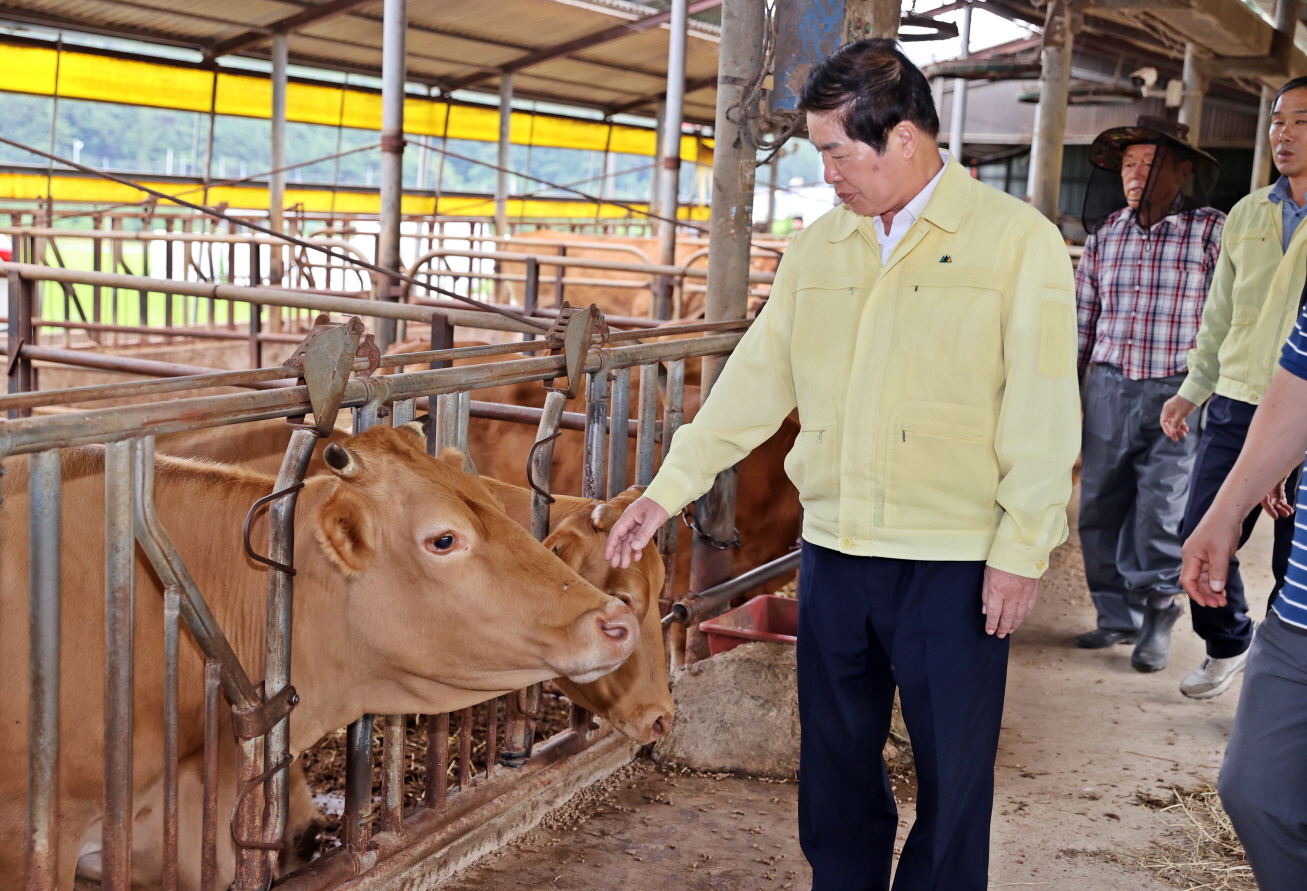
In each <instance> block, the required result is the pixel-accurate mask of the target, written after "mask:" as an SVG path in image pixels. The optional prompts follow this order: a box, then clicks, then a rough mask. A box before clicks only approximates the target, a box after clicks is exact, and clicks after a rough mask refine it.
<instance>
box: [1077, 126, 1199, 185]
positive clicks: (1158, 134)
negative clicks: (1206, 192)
mask: <svg viewBox="0 0 1307 891" xmlns="http://www.w3.org/2000/svg"><path fill="white" fill-rule="evenodd" d="M1128 145H1164V146H1167V147H1168V148H1172V149H1175V150H1176V151H1177V153H1178V154H1179V155H1180V156H1181V157H1182V158H1187V159H1189V160H1191V161H1193V162H1194V174H1195V176H1196V177H1197V178H1198V179H1199V180H1200V181H1206V180H1207V179H1208V178H1209V177H1213V178H1214V177H1215V175H1216V174H1217V173H1218V172H1219V171H1220V169H1221V162H1220V161H1218V160H1216V159H1215V158H1213V157H1212V156H1211V155H1209V154H1207V152H1205V151H1203V150H1202V149H1200V148H1198V147H1197V146H1193V145H1190V144H1189V125H1188V124H1181V123H1179V122H1177V121H1170V120H1167V119H1166V118H1159V117H1154V116H1153V115H1147V114H1141V115H1140V116H1139V117H1138V119H1136V121H1135V125H1134V126H1133V127H1113V128H1111V129H1110V130H1104V131H1103V132H1102V133H1099V134H1098V136H1097V137H1095V138H1094V142H1093V144H1092V145H1090V146H1089V161H1090V163H1091V164H1093V165H1094V166H1095V167H1101V168H1103V169H1104V170H1111V171H1113V172H1114V173H1120V172H1121V156H1122V155H1123V154H1124V152H1125V147H1126V146H1128Z"/></svg>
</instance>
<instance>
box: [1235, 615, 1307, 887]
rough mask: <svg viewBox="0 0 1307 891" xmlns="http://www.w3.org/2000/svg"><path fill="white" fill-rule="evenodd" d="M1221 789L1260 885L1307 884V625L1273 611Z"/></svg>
mask: <svg viewBox="0 0 1307 891" xmlns="http://www.w3.org/2000/svg"><path fill="white" fill-rule="evenodd" d="M1218 789H1219V791H1220V793H1221V803H1222V804H1223V805H1225V810H1226V812H1227V813H1228V814H1229V815H1230V819H1231V821H1233V822H1234V829H1235V832H1237V833H1239V841H1241V842H1243V846H1244V850H1245V851H1247V852H1248V862H1249V863H1250V864H1252V868H1253V875H1254V876H1255V877H1256V878H1257V887H1258V888H1260V889H1261V891H1303V889H1304V888H1307V630H1305V629H1301V628H1298V627H1297V626H1294V625H1290V624H1288V623H1287V622H1284V621H1282V620H1281V619H1280V617H1279V616H1277V615H1276V614H1275V613H1274V611H1272V612H1271V613H1269V614H1268V615H1267V616H1266V621H1265V622H1263V623H1262V624H1261V625H1260V626H1258V628H1257V633H1256V634H1255V635H1254V636H1253V643H1252V647H1250V648H1249V650H1248V664H1247V666H1246V667H1245V668H1244V675H1243V692H1242V693H1241V694H1240V695H1239V708H1238V711H1236V712H1235V716H1234V729H1233V730H1232V731H1231V733H1230V744H1229V745H1228V746H1226V749H1225V761H1224V762H1222V764H1221V780H1220V784H1219V786H1218Z"/></svg>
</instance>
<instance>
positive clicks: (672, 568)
mask: <svg viewBox="0 0 1307 891" xmlns="http://www.w3.org/2000/svg"><path fill="white" fill-rule="evenodd" d="M663 406H664V408H663V459H664V460H666V458H667V452H668V450H670V449H671V447H672V438H673V437H674V436H675V435H676V431H677V430H680V429H681V424H682V422H683V421H684V420H685V360H684V359H675V360H672V361H670V362H668V363H667V391H666V395H665V397H664V400H663ZM680 522H681V519H680V517H672V518H670V519H669V520H668V521H667V522H666V523H665V524H663V528H662V529H659V530H658V538H657V541H658V553H660V554H662V557H663V567H664V570H665V571H664V573H663V590H662V593H661V594H660V595H659V597H658V607H659V609H658V614H659V615H660V616H665V615H667V611H668V610H669V609H671V606H672V601H673V599H674V594H675V584H674V583H675V581H676V548H677V546H678V545H679V541H678V538H679V532H680ZM678 629H679V630H678ZM667 643H668V647H667V652H668V658H669V660H670V667H671V668H673V669H675V668H680V667H681V666H682V665H684V664H685V629H684V628H683V627H680V626H678V627H677V628H673V629H672V630H671V635H670V639H669V640H668V641H667Z"/></svg>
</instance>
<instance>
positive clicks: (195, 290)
mask: <svg viewBox="0 0 1307 891" xmlns="http://www.w3.org/2000/svg"><path fill="white" fill-rule="evenodd" d="M5 266H6V268H8V269H9V270H10V272H11V273H12V272H14V271H17V272H18V274H19V275H21V276H22V277H23V278H26V279H31V280H33V281H54V282H70V283H73V284H87V285H102V286H104V287H110V288H122V289H124V290H145V291H158V292H160V293H164V292H167V293H172V294H185V295H187V296H190V297H202V298H208V299H210V300H215V299H216V300H239V301H242V302H246V303H264V304H267V305H269V306H292V307H297V308H303V309H316V310H320V311H322V312H339V313H346V314H350V315H360V316H374V317H376V318H384V319H406V320H408V321H410V322H429V321H430V320H431V310H429V309H426V308H423V307H420V306H413V305H411V304H404V303H388V302H385V301H377V300H362V299H360V298H358V297H337V296H331V295H326V294H310V293H306V292H303V291H289V290H284V289H281V288H247V287H241V286H238V285H227V284H221V283H217V282H187V281H176V280H168V279H161V278H147V277H145V276H140V275H118V274H116V273H108V272H87V271H85V270H77V269H63V268H61V267H58V266H36V265H33V264H29V263H10V264H5ZM470 311H471V312H478V310H470ZM505 321H507V322H509V323H511V322H512V320H511V319H506V320H505ZM486 327H488V326H486Z"/></svg>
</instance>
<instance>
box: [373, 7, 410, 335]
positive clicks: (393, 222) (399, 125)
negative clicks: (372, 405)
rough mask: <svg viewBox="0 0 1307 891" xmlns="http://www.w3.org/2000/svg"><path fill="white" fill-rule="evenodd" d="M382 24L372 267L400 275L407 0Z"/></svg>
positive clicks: (385, 11) (382, 325) (381, 328)
mask: <svg viewBox="0 0 1307 891" xmlns="http://www.w3.org/2000/svg"><path fill="white" fill-rule="evenodd" d="M382 16H383V17H382V25H381V228H380V231H379V232H378V234H377V265H378V266H380V267H381V268H383V269H392V270H395V271H399V270H401V269H402V268H403V264H402V261H401V260H400V256H399V236H400V222H401V221H402V220H403V216H404V209H403V200H404V79H405V75H406V74H407V64H406V54H407V47H406V46H405V38H406V37H407V33H408V3H407V0H386V2H385V5H384V6H383V7H382ZM377 287H378V289H379V293H378V294H377V295H376V296H377V299H380V300H392V301H394V300H398V299H399V280H398V279H394V278H390V277H386V278H382V279H380V280H379V281H378V282H377ZM394 342H395V320H394V319H378V320H377V345H378V346H380V347H381V349H382V351H385V350H386V349H387V348H389V347H390V345H391V344H392V343H394Z"/></svg>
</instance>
